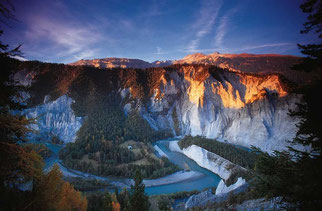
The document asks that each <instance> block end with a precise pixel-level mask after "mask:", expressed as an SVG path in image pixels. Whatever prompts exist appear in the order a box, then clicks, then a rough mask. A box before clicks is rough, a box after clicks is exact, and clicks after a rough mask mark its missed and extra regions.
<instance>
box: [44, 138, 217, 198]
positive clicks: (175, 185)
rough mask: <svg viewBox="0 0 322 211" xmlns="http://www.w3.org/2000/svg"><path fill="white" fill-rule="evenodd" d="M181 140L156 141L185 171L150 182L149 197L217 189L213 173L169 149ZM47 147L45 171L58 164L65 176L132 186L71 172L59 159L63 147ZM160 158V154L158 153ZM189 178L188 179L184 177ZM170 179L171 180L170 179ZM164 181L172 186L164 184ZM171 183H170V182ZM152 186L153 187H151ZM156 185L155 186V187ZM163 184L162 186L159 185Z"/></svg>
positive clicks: (113, 180) (115, 180)
mask: <svg viewBox="0 0 322 211" xmlns="http://www.w3.org/2000/svg"><path fill="white" fill-rule="evenodd" d="M179 139H180V138H170V139H166V140H160V141H156V142H155V143H154V145H156V146H158V147H159V148H160V149H161V150H162V151H163V153H164V154H165V155H166V156H167V157H168V159H169V160H170V162H172V163H174V164H176V165H178V166H179V167H180V168H182V169H184V170H185V171H184V172H183V171H181V172H177V173H175V174H173V175H169V176H166V177H163V178H158V179H155V180H150V181H149V180H148V182H147V184H149V185H146V188H145V191H146V193H147V194H148V195H158V194H169V193H175V192H181V191H192V190H199V191H201V190H203V189H206V188H212V187H217V185H218V183H219V181H220V180H221V178H220V177H219V176H218V175H216V174H214V173H213V172H211V171H209V170H207V169H204V168H202V167H200V166H199V165H198V164H197V163H196V162H194V161H193V160H191V159H190V158H188V157H187V156H185V155H184V154H181V153H178V152H173V151H171V150H170V149H169V142H171V141H177V140H179ZM45 145H46V146H47V147H48V148H49V149H50V150H51V151H53V154H52V156H51V157H50V158H48V159H46V160H45V162H46V165H45V170H48V169H49V168H50V167H51V166H52V165H53V164H55V163H58V164H59V166H60V168H61V171H62V172H63V174H64V175H65V176H79V177H84V178H95V179H98V180H104V181H107V182H110V183H112V184H114V185H116V186H119V187H120V188H122V187H126V186H128V185H129V184H130V180H129V179H123V178H115V177H101V176H95V175H92V174H88V173H84V172H80V171H76V170H70V169H68V168H66V167H64V166H62V165H61V164H60V161H59V158H58V152H59V150H60V149H61V148H62V146H59V145H54V144H50V143H45ZM156 154H157V155H158V156H159V154H158V153H157V152H156ZM187 175H188V176H187ZM189 175H194V176H191V177H190V176H189ZM184 176H187V177H184ZM169 178H170V179H169ZM164 180H167V181H168V182H167V183H171V184H162V183H164ZM169 181H170V182H169ZM151 184H152V185H151ZM153 184H155V185H153ZM159 184H162V185H159Z"/></svg>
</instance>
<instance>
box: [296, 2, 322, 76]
mask: <svg viewBox="0 0 322 211" xmlns="http://www.w3.org/2000/svg"><path fill="white" fill-rule="evenodd" d="M300 7H301V9H302V11H303V12H304V13H307V14H308V16H307V21H306V22H305V23H304V24H303V26H304V29H303V30H301V33H302V34H308V33H310V32H313V33H316V34H318V38H319V39H321V38H322V1H321V0H306V1H305V2H304V3H303V4H302V5H301V6H300ZM298 47H299V48H300V49H301V53H303V54H305V55H307V57H306V58H305V59H304V60H303V62H302V63H300V64H298V65H295V69H297V70H304V71H307V72H311V71H321V65H322V43H321V40H319V43H316V44H308V45H301V44H298Z"/></svg>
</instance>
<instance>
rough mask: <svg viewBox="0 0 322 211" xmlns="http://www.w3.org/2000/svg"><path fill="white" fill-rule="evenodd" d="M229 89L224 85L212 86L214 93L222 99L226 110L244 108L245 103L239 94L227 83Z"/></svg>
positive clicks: (214, 84) (216, 84)
mask: <svg viewBox="0 0 322 211" xmlns="http://www.w3.org/2000/svg"><path fill="white" fill-rule="evenodd" d="M227 87H228V88H227V89H225V88H224V86H223V85H222V83H220V82H215V83H213V84H212V91H213V93H215V94H218V95H219V96H220V97H221V101H222V104H223V106H224V107H225V108H236V109H237V108H242V107H244V106H245V103H244V102H243V101H242V100H241V97H240V95H239V92H238V91H237V90H236V89H234V88H233V86H232V85H231V84H230V83H227Z"/></svg>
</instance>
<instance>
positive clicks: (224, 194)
mask: <svg viewBox="0 0 322 211" xmlns="http://www.w3.org/2000/svg"><path fill="white" fill-rule="evenodd" d="M247 186H248V185H247V183H246V182H245V181H244V180H243V179H242V178H238V180H237V182H236V183H235V184H232V185H230V186H228V187H226V185H225V184H224V183H223V180H221V181H220V183H219V184H218V186H217V189H216V194H213V193H212V191H211V189H209V190H206V191H202V192H201V193H199V194H195V195H192V196H190V197H189V199H188V200H187V201H186V203H185V208H186V209H189V208H192V207H203V206H206V205H208V204H211V203H216V202H223V201H226V200H227V199H228V196H229V194H230V193H231V192H232V193H233V194H238V193H240V192H242V191H245V189H246V188H247ZM237 210H239V209H237ZM243 210H244V209H243ZM247 210H248V209H247Z"/></svg>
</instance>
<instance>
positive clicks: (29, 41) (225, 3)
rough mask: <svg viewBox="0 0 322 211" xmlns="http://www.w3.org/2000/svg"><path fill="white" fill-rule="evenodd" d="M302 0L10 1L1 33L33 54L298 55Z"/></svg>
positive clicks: (69, 57) (65, 57)
mask: <svg viewBox="0 0 322 211" xmlns="http://www.w3.org/2000/svg"><path fill="white" fill-rule="evenodd" d="M302 2H303V1H302V0H145V1H140V0H12V3H13V5H14V7H15V12H14V14H15V17H16V20H6V25H3V24H2V25H1V28H2V29H3V30H4V34H3V35H2V37H0V39H1V40H2V41H4V42H5V43H8V44H10V45H11V46H13V47H14V46H16V45H17V44H22V48H21V50H22V51H23V53H24V57H25V58H26V59H28V60H40V61H45V62H58V63H70V62H75V61H77V60H80V59H94V58H106V57H121V58H137V59H142V60H145V61H149V62H152V61H155V60H175V59H181V58H183V57H184V56H186V55H188V54H192V53H204V54H210V53H213V52H219V53H254V54H265V53H276V54H287V55H297V56H301V53H300V51H299V49H298V47H297V45H296V44H297V43H301V44H307V43H310V42H314V41H315V40H317V38H316V37H315V35H303V34H300V30H301V29H302V25H303V23H304V22H305V21H306V14H304V13H302V11H301V10H300V8H299V5H300V4H301V3H302Z"/></svg>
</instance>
